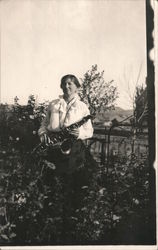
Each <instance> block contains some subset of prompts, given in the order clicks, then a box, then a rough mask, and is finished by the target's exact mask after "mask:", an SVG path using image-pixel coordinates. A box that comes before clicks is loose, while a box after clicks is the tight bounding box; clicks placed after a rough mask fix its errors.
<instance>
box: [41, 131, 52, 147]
mask: <svg viewBox="0 0 158 250" xmlns="http://www.w3.org/2000/svg"><path fill="white" fill-rule="evenodd" d="M40 141H41V143H42V144H45V145H49V144H50V138H49V137H48V136H47V135H46V134H42V135H41V136H40Z"/></svg>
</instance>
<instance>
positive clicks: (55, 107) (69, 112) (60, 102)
mask: <svg viewBox="0 0 158 250" xmlns="http://www.w3.org/2000/svg"><path fill="white" fill-rule="evenodd" d="M60 87H61V88H62V90H63V96H60V98H59V99H56V100H54V101H52V102H51V103H50V105H49V107H48V111H47V114H46V117H45V119H44V120H43V122H42V125H41V127H40V129H39V131H38V133H39V136H40V140H41V142H42V143H45V144H49V143H50V138H49V134H50V133H51V132H52V133H55V132H59V131H61V130H62V129H63V128H64V127H68V126H69V125H71V124H74V123H76V122H79V121H80V120H82V119H83V118H84V117H86V116H87V115H89V113H90V112H89V109H88V107H87V106H86V104H85V103H83V102H81V101H80V99H79V96H78V89H79V88H80V83H79V81H78V79H77V78H76V77H75V76H74V75H65V76H63V77H62V79H61V85H60ZM69 134H70V136H73V138H75V139H76V140H74V143H73V145H72V149H71V153H70V155H68V156H67V155H63V154H62V153H61V150H60V148H57V149H53V150H51V147H50V150H49V153H48V157H47V159H48V160H50V161H52V162H54V163H55V165H56V169H57V171H58V170H60V171H64V170H65V171H70V172H71V171H73V170H75V168H76V167H79V166H82V165H83V163H84V157H85V148H84V144H83V140H85V139H87V138H90V137H92V136H93V127H92V123H91V120H88V121H86V122H85V123H84V124H83V125H81V126H80V127H78V128H75V129H72V130H70V131H69Z"/></svg>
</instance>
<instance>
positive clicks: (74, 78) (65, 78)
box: [60, 75, 81, 88]
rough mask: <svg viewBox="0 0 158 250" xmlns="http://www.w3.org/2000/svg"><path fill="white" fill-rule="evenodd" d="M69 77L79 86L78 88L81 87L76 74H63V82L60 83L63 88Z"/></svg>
mask: <svg viewBox="0 0 158 250" xmlns="http://www.w3.org/2000/svg"><path fill="white" fill-rule="evenodd" d="M67 79H70V80H71V81H73V82H74V84H75V85H76V86H77V88H79V87H80V86H81V85H80V83H79V80H78V79H77V77H76V76H74V75H65V76H63V77H62V78H61V84H60V87H61V88H63V86H64V85H65V83H66V80H67Z"/></svg>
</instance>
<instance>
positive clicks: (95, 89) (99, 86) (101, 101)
mask: <svg viewBox="0 0 158 250" xmlns="http://www.w3.org/2000/svg"><path fill="white" fill-rule="evenodd" d="M103 75H104V71H102V72H101V73H100V72H98V70H97V65H96V64H95V65H92V68H91V70H88V71H87V72H86V73H85V74H84V77H83V78H82V79H81V82H82V86H81V90H80V93H79V95H80V98H81V100H82V101H83V102H85V103H86V104H87V105H88V106H89V109H90V112H91V114H93V115H95V114H96V113H99V112H100V111H101V109H102V108H104V110H108V109H111V108H113V107H114V101H115V100H116V99H117V97H118V93H117V88H116V87H114V86H113V85H112V83H113V82H114V81H113V80H111V81H110V82H105V80H104V77H103Z"/></svg>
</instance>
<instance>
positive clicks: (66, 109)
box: [38, 95, 93, 140]
mask: <svg viewBox="0 0 158 250" xmlns="http://www.w3.org/2000/svg"><path fill="white" fill-rule="evenodd" d="M89 114H90V112H89V109H88V107H87V106H86V104H85V103H83V102H81V101H80V100H79V96H78V95H76V96H75V97H74V98H73V99H72V100H71V101H70V102H69V103H68V104H67V103H66V101H65V100H64V99H63V96H62V97H60V98H59V99H56V100H54V101H52V102H51V103H50V104H49V106H48V110H47V114H46V117H45V118H44V119H43V121H42V124H41V127H40V129H39V131H38V134H39V135H42V134H43V133H47V130H48V131H54V132H55V131H60V130H61V129H62V128H64V127H68V126H69V125H71V124H73V123H75V122H78V121H80V120H81V119H82V118H83V117H85V116H87V115H89ZM92 136H93V127H92V123H91V120H88V121H87V122H86V123H84V124H83V125H82V126H80V127H79V136H78V139H82V140H84V139H87V138H90V137H92Z"/></svg>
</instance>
